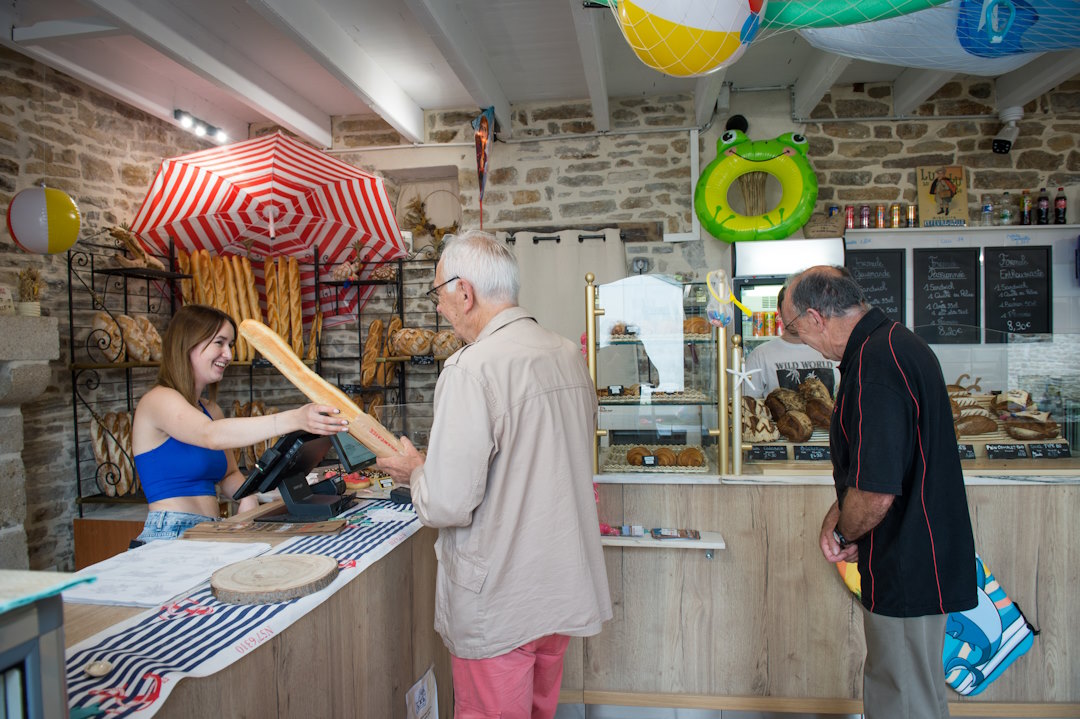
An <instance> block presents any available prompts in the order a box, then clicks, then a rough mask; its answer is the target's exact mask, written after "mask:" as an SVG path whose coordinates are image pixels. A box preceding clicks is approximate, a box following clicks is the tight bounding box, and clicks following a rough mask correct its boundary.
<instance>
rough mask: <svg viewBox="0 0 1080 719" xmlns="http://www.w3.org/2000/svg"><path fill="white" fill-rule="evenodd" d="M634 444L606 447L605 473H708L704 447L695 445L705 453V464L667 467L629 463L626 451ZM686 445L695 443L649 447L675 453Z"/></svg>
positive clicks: (707, 459)
mask: <svg viewBox="0 0 1080 719" xmlns="http://www.w3.org/2000/svg"><path fill="white" fill-rule="evenodd" d="M637 446H638V445H636V444H614V445H612V446H611V447H609V448H608V453H607V457H606V458H605V460H604V465H603V467H602V470H603V471H604V472H606V473H626V474H708V473H709V453H708V452H707V451H705V448H704V447H697V449H700V450H701V452H702V454H704V455H705V464H704V465H701V466H699V467H694V466H690V465H678V464H676V465H671V466H668V467H655V466H654V467H645V466H642V465H636V464H629V463H628V462H627V461H626V453H627V452H629V451H630V450H631V449H633V448H634V447H637ZM688 446H695V445H657V446H655V447H650V449H652V450H654V451H655V450H657V449H660V448H661V447H664V448H667V449H670V450H671V451H672V452H674V453H675V454H676V455H678V454H679V452H680V451H682V450H684V449H686V448H687V447H688Z"/></svg>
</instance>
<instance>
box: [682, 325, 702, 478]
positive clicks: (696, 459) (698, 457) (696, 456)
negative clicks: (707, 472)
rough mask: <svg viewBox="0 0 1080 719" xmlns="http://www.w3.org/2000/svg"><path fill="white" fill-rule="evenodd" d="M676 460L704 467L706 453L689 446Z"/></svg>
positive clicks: (698, 448) (685, 465)
mask: <svg viewBox="0 0 1080 719" xmlns="http://www.w3.org/2000/svg"><path fill="white" fill-rule="evenodd" d="M698 334H701V333H698ZM676 460H677V463H678V465H679V466H680V467H704V466H705V453H704V452H702V451H701V448H700V447H687V448H686V449H684V450H682V451H680V452H679V455H678V457H676Z"/></svg>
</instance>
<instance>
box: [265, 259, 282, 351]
mask: <svg viewBox="0 0 1080 719" xmlns="http://www.w3.org/2000/svg"><path fill="white" fill-rule="evenodd" d="M263 286H264V287H265V288H266V326H267V327H269V328H270V329H272V330H273V331H274V332H277V333H279V334H280V333H281V318H280V317H278V277H277V265H276V264H275V263H274V258H273V257H267V258H266V259H265V260H263Z"/></svg>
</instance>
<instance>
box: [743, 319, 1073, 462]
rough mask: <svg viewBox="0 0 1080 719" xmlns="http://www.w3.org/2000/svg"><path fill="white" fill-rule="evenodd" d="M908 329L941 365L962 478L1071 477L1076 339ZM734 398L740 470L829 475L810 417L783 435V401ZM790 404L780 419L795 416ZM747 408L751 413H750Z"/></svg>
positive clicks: (822, 437) (822, 441) (819, 429)
mask: <svg viewBox="0 0 1080 719" xmlns="http://www.w3.org/2000/svg"><path fill="white" fill-rule="evenodd" d="M915 332H916V334H918V335H919V336H920V337H923V338H924V339H928V341H929V342H930V346H931V348H932V349H933V351H934V354H935V355H936V356H937V358H938V361H939V362H940V364H941V368H942V374H943V375H944V378H945V382H946V383H947V386H948V390H949V397H950V404H951V408H952V414H953V425H954V430H955V432H956V439H957V451H958V453H959V455H960V464H961V466H962V467H963V469H964V473H965V474H966V475H969V476H979V475H983V476H997V475H1008V476H1025V475H1026V476H1044V477H1049V478H1053V477H1067V476H1075V475H1076V473H1077V471H1078V470H1080V457H1077V456H1075V455H1073V453H1072V448H1073V446H1075V443H1076V442H1077V441H1078V440H1080V437H1078V434H1080V400H1078V398H1080V366H1077V364H1076V362H1075V359H1074V358H1075V357H1076V354H1077V352H1080V335H1078V334H1075V333H1062V332H1059V333H1054V334H1050V333H1044V334H1014V333H1002V332H999V331H996V330H993V329H989V328H986V327H978V326H975V325H956V324H949V323H938V324H932V325H920V326H917V327H916V328H915ZM957 337H962V338H965V341H964V342H958V341H955V339H954V338H957ZM971 338H975V339H976V341H975V342H972V341H970V340H971ZM738 394H739V396H740V404H741V409H742V412H741V413H740V414H741V417H739V418H738V419H739V425H738V426H741V428H742V431H741V432H740V436H739V437H737V438H736V441H737V442H738V443H739V444H741V447H742V452H741V455H740V459H741V460H742V462H741V465H742V473H745V474H761V475H770V474H789V473H791V471H792V470H793V469H796V468H797V469H798V470H800V471H806V470H813V469H818V470H820V471H821V472H823V473H827V472H829V471H830V470H831V463H830V462H829V461H828V460H829V446H828V427H827V423H825V424H819V423H818V422H817V421H813V422H812V424H813V431H812V433H811V434H810V435H809V436H806V437H791V436H785V432H784V430H783V428H782V425H781V421H780V420H781V417H782V416H783V414H784V413H785V407H783V406H782V403H780V402H769V403H767V406H766V407H764V408H762V407H760V406H757V405H754V404H753V402H752V400H750V398H748V397H743V396H741V395H742V392H741V391H740V392H739V393H738ZM803 394H804V395H805V394H806V393H803ZM802 399H803V400H805V401H806V402H807V404H809V402H810V401H811V400H810V398H809V397H808V396H803V397H802ZM788 404H789V406H788V407H786V409H787V413H790V412H791V411H798V408H792V407H791V406H790V403H788ZM755 408H756V409H758V410H759V411H758V415H757V416H754V415H751V414H750V413H751V412H753V411H754V409H755ZM761 410H764V412H763V413H762V411H761ZM807 413H808V414H812V413H809V412H807ZM778 414H780V416H777V415H778ZM733 419H736V418H735V417H733ZM787 424H788V425H790V426H792V427H793V426H794V425H793V424H792V423H787ZM736 464H738V463H736ZM735 473H736V474H738V473H740V471H739V470H736V472H735Z"/></svg>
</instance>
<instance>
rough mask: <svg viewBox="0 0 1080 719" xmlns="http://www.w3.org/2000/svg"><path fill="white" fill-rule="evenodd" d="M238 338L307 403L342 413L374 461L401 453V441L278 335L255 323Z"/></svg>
mask: <svg viewBox="0 0 1080 719" xmlns="http://www.w3.org/2000/svg"><path fill="white" fill-rule="evenodd" d="M240 334H241V335H242V336H243V337H244V339H246V340H247V341H248V342H250V343H251V344H252V346H253V347H255V349H256V350H258V351H259V354H261V355H262V356H263V357H265V358H266V359H267V360H268V361H269V362H270V363H271V364H272V365H274V366H275V367H277V370H278V372H281V374H282V375H284V376H285V379H287V380H289V381H290V382H292V383H293V385H294V386H295V387H296V388H297V389H298V390H300V391H301V392H303V393H304V395H305V396H306V397H307V398H308V399H310V400H311V401H312V402H315V403H317V404H325V405H329V406H331V407H336V408H337V409H338V410H339V411H340V412H341V418H342V419H346V420H348V421H349V434H351V435H352V436H353V437H356V439H357V440H359V442H360V443H361V444H363V445H364V446H365V447H367V448H368V449H370V450H371V451H372V452H374V453H375V456H376V457H390V456H393V455H395V454H403V453H404V451H405V449H404V447H402V445H401V441H400V440H399V439H398V438H397V437H395V436H394V435H393V434H392V433H391V432H390V430H388V429H386V427H384V426H383V425H382V423H380V422H379V421H377V420H375V419H374V418H372V417H371V416H370V415H368V414H366V413H365V412H364V411H363V410H362V409H360V407H358V406H357V405H356V403H355V402H353V401H352V400H351V399H349V396H348V395H347V394H345V393H344V392H342V391H341V390H340V389H338V388H337V387H335V386H334V385H332V384H330V383H329V382H327V381H326V380H325V379H323V378H322V377H320V376H319V375H317V374H315V373H314V372H313V371H312V370H311V369H310V368H309V367H308V366H307V365H305V364H304V363H303V361H302V360H301V359H300V358H299V357H297V356H296V353H295V352H293V350H292V347H291V346H289V344H288V343H287V342H285V340H284V339H282V337H281V335H279V334H278V333H276V332H274V331H273V330H271V329H270V328H269V327H267V326H266V325H264V324H263V323H262V322H258V321H256V320H244V321H243V322H241V323H240Z"/></svg>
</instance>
